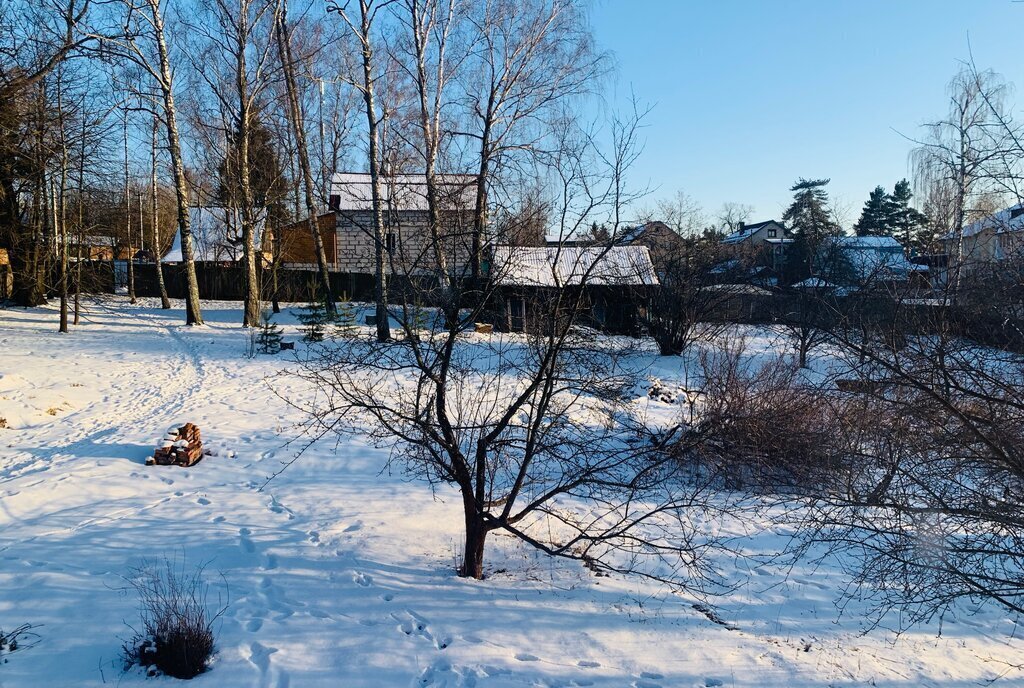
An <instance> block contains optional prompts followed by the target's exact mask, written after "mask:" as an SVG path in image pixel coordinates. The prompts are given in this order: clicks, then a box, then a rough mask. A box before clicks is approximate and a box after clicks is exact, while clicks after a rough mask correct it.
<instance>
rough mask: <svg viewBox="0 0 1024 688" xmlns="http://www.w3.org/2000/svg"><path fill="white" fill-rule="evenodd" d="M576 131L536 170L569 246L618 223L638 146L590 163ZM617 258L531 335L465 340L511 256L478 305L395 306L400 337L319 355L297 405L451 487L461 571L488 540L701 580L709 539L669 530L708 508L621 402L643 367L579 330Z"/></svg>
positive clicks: (471, 569) (355, 340) (306, 371)
mask: <svg viewBox="0 0 1024 688" xmlns="http://www.w3.org/2000/svg"><path fill="white" fill-rule="evenodd" d="M573 121H574V120H573V118H568V117H567V118H565V119H563V120H562V121H561V122H560V124H562V125H563V126H564V128H563V129H562V130H560V131H557V132H553V133H552V139H551V140H552V141H561V142H563V143H564V145H563V146H562V147H561V149H560V150H559V151H557V152H556V151H554V150H553V149H552V154H551V156H550V157H549V158H548V159H547V160H546V163H545V164H546V165H548V166H549V168H548V170H549V173H550V174H549V175H548V174H546V175H545V176H546V178H548V179H550V180H551V182H552V185H551V192H550V198H552V202H553V203H554V202H557V205H556V206H554V207H555V208H557V210H555V212H553V213H552V215H553V216H555V217H557V218H558V222H559V225H560V231H562V232H564V233H565V234H566V235H567V236H568V235H571V234H572V233H573V231H574V230H576V229H580V228H585V227H587V226H589V224H590V223H591V222H594V221H601V222H614V218H617V217H619V215H620V212H621V211H620V209H619V208H616V207H615V206H616V202H617V201H623V200H628V199H630V198H631V196H630V195H629V194H627V193H625V192H624V184H623V180H622V179H621V175H623V174H625V173H626V171H627V169H628V168H627V167H626V166H620V165H616V164H615V162H616V161H629V160H633V159H635V158H634V156H633V155H632V153H631V151H630V150H629V149H630V148H632V147H634V146H635V145H637V142H636V139H635V137H632V136H621V137H617V138H616V139H615V140H616V142H617V143H618V144H619V145H621V146H623V147H624V149H623V150H621V151H612V152H610V153H606V154H598V153H597V152H596V151H595V149H594V145H595V143H596V139H595V137H594V136H592V132H587V131H580V130H579V129H578V128H577V129H576V131H575V132H571V131H569V129H571V123H572V122H573ZM622 124H623V130H628V131H633V130H636V128H637V124H636V123H633V124H632V125H630V124H629V123H628V122H627V121H625V120H624V121H623V122H622ZM449 202H450V201H449ZM442 207H443V206H442ZM499 241H500V238H499ZM613 248H614V246H613V244H611V243H609V244H606V245H605V246H601V247H592V248H591V249H588V251H587V252H584V253H583V254H582V255H581V257H580V259H579V261H578V262H577V264H576V265H575V267H574V270H573V275H574V277H573V278H572V280H571V281H570V282H564V281H562V279H561V278H560V277H557V276H554V275H553V276H552V279H553V285H554V287H553V288H550V289H548V290H546V291H544V294H545V296H543V297H541V298H542V299H543V303H542V304H539V305H538V308H537V310H536V311H535V313H536V318H535V320H536V324H537V326H536V327H534V328H531V333H530V334H529V335H527V336H524V337H519V338H517V337H505V336H501V337H495V338H493V339H489V340H482V341H480V340H475V339H471V338H467V337H466V336H465V334H466V332H467V331H469V330H472V328H473V323H474V322H476V321H477V320H479V319H480V318H481V317H484V314H485V312H486V309H487V308H488V307H489V306H488V304H489V303H490V302H493V301H494V300H496V299H498V298H499V291H500V285H502V284H504V283H506V282H505V279H506V278H507V277H509V276H510V275H512V274H515V272H516V270H517V269H519V268H518V267H517V265H516V261H515V259H514V258H513V259H510V260H509V261H508V262H506V263H502V264H499V263H498V262H497V261H495V262H494V263H493V264H492V266H491V272H490V273H489V276H488V277H489V279H488V282H487V285H486V287H485V289H484V299H483V300H478V299H477V298H476V297H475V295H474V297H473V298H469V297H467V296H466V295H465V294H462V297H463V298H462V300H461V301H459V302H457V303H456V306H457V307H456V308H454V309H452V311H451V312H448V313H438V312H436V311H434V310H433V309H431V308H427V307H425V306H423V305H419V304H418V303H417V301H416V297H415V296H414V298H413V302H412V303H408V304H407V305H404V306H402V307H401V311H402V313H401V317H399V318H398V321H399V326H400V328H401V336H400V337H397V338H395V339H394V340H392V341H389V342H385V343H379V342H374V341H372V340H369V339H366V338H363V337H361V336H359V335H358V334H357V335H354V336H352V337H349V338H345V339H343V340H342V341H340V342H335V343H332V344H328V345H326V346H325V347H323V348H320V349H318V350H317V351H316V353H315V354H314V355H313V356H311V357H310V358H309V359H308V360H307V361H305V363H304V365H303V368H302V371H301V372H300V373H299V374H300V375H301V376H303V377H304V378H306V379H307V380H309V381H310V382H311V383H312V384H314V385H315V386H316V387H317V388H318V389H320V390H321V391H322V393H323V397H322V399H323V403H322V404H321V403H317V404H315V405H313V406H303V407H302V408H304V410H305V411H307V412H308V413H309V414H310V416H309V417H310V422H311V427H312V429H314V430H315V431H317V432H329V431H341V432H345V431H353V432H360V433H369V434H370V435H371V436H372V437H374V438H375V439H376V440H377V441H378V442H380V443H381V444H382V445H383V446H386V447H389V448H390V449H391V450H392V460H393V461H396V462H401V464H402V465H403V466H404V467H405V468H406V469H407V470H408V471H409V473H410V474H411V475H413V476H415V477H418V478H421V479H425V480H428V481H430V482H436V483H443V484H447V485H451V486H453V487H455V488H456V489H457V490H458V493H459V495H460V498H461V500H462V505H463V513H464V517H465V547H464V550H463V552H462V561H461V564H460V566H459V572H460V574H461V575H463V576H467V577H474V578H481V577H483V576H484V574H485V561H486V560H485V544H486V541H487V537H488V534H489V533H491V532H494V531H499V530H500V531H503V532H505V533H507V534H510V535H513V536H514V537H516V538H519V539H520V540H522V541H524V542H526V543H528V544H530V545H532V546H534V547H537V548H538V549H540V550H542V551H545V552H548V553H550V554H552V555H555V556H561V557H568V558H574V559H579V560H582V561H584V562H587V563H588V565H590V566H593V567H604V568H606V569H610V570H620V571H626V570H630V571H634V570H642V571H643V572H644V573H646V574H647V575H651V576H654V577H656V578H659V579H663V580H672V581H674V582H676V583H679V582H680V578H679V577H678V574H680V573H682V572H683V571H685V576H687V577H689V578H690V580H691V581H693V580H696V579H700V578H701V577H702V576H704V575H705V574H706V573H707V570H706V569H705V568H704V567H705V565H706V564H707V562H706V561H703V560H702V558H701V557H700V555H699V552H700V551H702V548H703V547H704V546H705V545H706V542H703V541H702V540H701V537H700V536H699V534H697V533H695V532H694V531H692V530H689V529H687V528H686V527H681V528H678V527H677V526H679V525H680V523H681V522H682V521H684V520H685V519H684V512H685V511H686V509H688V508H703V505H706V500H705V499H704V495H705V493H704V491H703V490H704V489H705V488H706V487H707V485H706V484H704V483H700V485H699V486H695V485H690V486H689V487H685V486H684V485H683V483H682V481H681V480H679V478H680V475H681V474H680V473H679V470H680V467H681V465H682V464H681V463H680V462H679V460H678V453H676V452H673V451H668V450H666V449H665V444H664V443H662V444H660V445H659V444H657V443H655V442H654V440H653V439H652V435H651V433H650V432H649V431H647V430H645V429H644V427H643V423H642V418H641V415H642V414H639V413H638V409H637V408H636V407H634V406H632V405H631V403H630V397H631V394H632V393H631V392H630V391H629V390H631V389H632V388H633V386H634V385H635V384H636V380H637V378H636V376H637V374H638V371H639V369H638V367H637V366H636V365H635V361H634V359H633V358H632V357H631V349H630V347H628V346H625V347H617V346H605V345H604V344H603V343H601V342H598V341H594V339H593V337H592V336H591V335H590V334H588V333H587V331H586V330H583V329H581V328H579V327H578V326H579V325H580V323H581V322H582V321H583V319H584V317H585V314H586V313H587V309H588V306H589V303H588V293H589V291H588V285H589V284H590V282H591V280H597V279H598V276H600V279H602V280H608V279H609V277H608V275H607V274H605V273H602V267H601V266H602V265H603V259H604V257H605V256H606V255H607V254H608V252H609V251H611V250H612V249H613ZM541 250H547V249H541ZM562 250H564V249H563V248H557V247H556V248H554V249H552V251H553V253H554V254H555V255H556V256H557V254H559V253H560V252H561V251H562ZM433 255H434V254H433V252H432V251H430V252H429V256H433ZM449 257H450V256H449ZM428 260H430V261H434V260H436V259H434V258H428ZM555 260H558V259H557V258H555ZM435 267H436V263H435ZM606 283H607V282H606ZM427 289H428V290H429V287H427ZM423 293H429V292H423ZM446 310H447V309H446ZM453 316H454V317H453ZM343 418H344V419H345V420H344V421H343V420H342V419H343ZM357 428H358V429H357ZM673 446H674V448H675V449H676V450H678V451H683V449H682V443H676V444H674V445H673ZM698 504H700V505H701V506H697V505H698Z"/></svg>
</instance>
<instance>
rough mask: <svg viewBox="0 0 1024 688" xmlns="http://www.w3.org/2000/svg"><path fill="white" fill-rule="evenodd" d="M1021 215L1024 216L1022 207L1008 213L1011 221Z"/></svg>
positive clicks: (1023, 207)
mask: <svg viewBox="0 0 1024 688" xmlns="http://www.w3.org/2000/svg"><path fill="white" fill-rule="evenodd" d="M1021 215H1024V206H1022V207H1020V208H1014V209H1013V210H1011V211H1010V219H1011V220H1013V219H1016V218H1018V217H1020V216H1021Z"/></svg>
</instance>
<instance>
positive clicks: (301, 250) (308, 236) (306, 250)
mask: <svg viewBox="0 0 1024 688" xmlns="http://www.w3.org/2000/svg"><path fill="white" fill-rule="evenodd" d="M316 224H317V228H318V231H319V232H320V241H321V242H323V246H324V255H325V256H326V257H327V268H328V269H329V270H337V269H338V213H337V212H336V211H334V210H328V211H326V212H322V213H320V214H318V215H317V217H316ZM263 251H264V252H265V253H267V254H269V255H271V256H274V258H275V259H276V260H279V261H281V263H280V264H281V266H282V267H285V268H291V269H299V270H311V269H317V268H318V266H319V264H318V263H317V257H316V248H315V246H314V244H313V233H312V232H310V231H309V221H308V220H306V219H302V220H299V221H298V222H292V223H291V224H287V225H284V226H283V227H280V228H278V229H277V231H276V232H265V233H264V235H263Z"/></svg>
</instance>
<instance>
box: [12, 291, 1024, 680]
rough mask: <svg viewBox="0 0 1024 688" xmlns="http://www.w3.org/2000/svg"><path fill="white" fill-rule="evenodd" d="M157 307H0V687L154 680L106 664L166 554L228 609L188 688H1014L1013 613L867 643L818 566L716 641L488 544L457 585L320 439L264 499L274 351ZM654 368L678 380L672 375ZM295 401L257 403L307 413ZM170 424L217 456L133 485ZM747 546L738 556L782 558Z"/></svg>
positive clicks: (231, 314) (442, 556)
mask: <svg viewBox="0 0 1024 688" xmlns="http://www.w3.org/2000/svg"><path fill="white" fill-rule="evenodd" d="M155 305H156V304H154V303H153V302H151V301H146V302H144V303H143V304H140V305H139V306H130V305H128V304H127V302H126V301H125V300H124V299H122V298H118V299H114V298H110V299H107V300H103V301H90V302H89V303H88V313H87V314H86V317H85V320H84V321H83V324H82V325H81V326H79V327H77V328H73V332H72V334H70V335H59V334H57V332H56V329H57V313H56V311H55V310H53V309H50V308H39V309H30V310H19V309H7V310H0V352H2V353H0V418H3V419H4V420H5V421H6V423H5V424H6V426H7V427H4V428H0V628H3V629H6V630H9V629H11V628H13V627H15V626H17V625H19V624H21V623H32V624H37V625H39V626H40V627H39V628H38V629H37V632H38V634H39V639H38V642H37V643H36V644H35V645H34V646H33V647H29V648H25V649H20V650H18V651H17V652H15V653H13V654H10V655H9V656H7V659H8V662H7V663H4V664H0V686H4V687H5V688H7V687H11V688H13V687H16V686H17V687H25V688H32V687H47V686H69V687H84V686H101V685H111V686H115V685H116V686H132V685H139V686H141V685H168V684H170V683H173V682H174V681H175V680H174V679H169V678H159V679H147V678H145V677H144V676H143V675H142V674H141V673H138V672H136V673H129V674H122V673H121V668H120V662H119V659H118V654H119V651H120V645H121V641H122V640H123V639H125V638H127V637H128V636H129V635H130V630H129V629H128V628H127V627H126V625H125V622H129V623H137V611H136V604H137V602H136V599H135V598H134V596H133V595H132V594H128V593H126V592H125V591H124V587H125V582H124V578H123V576H126V575H128V574H129V572H130V570H131V569H132V568H133V567H135V566H137V565H139V564H140V563H141V561H142V560H144V559H147V558H149V559H151V558H159V557H171V558H175V557H177V558H179V559H180V558H182V557H184V559H185V560H186V562H188V563H189V564H192V563H195V564H199V563H206V564H207V571H208V573H209V574H210V580H211V583H212V584H213V592H214V594H215V595H216V594H220V595H221V596H225V597H226V598H227V599H228V600H229V606H228V607H227V611H226V612H225V614H224V615H223V617H221V619H220V620H219V621H218V622H217V626H216V628H217V632H218V652H217V656H216V658H215V661H214V664H213V668H212V670H211V671H210V672H208V673H206V674H203V675H201V676H200V677H198V678H197V679H195V684H196V685H199V686H209V687H225V688H234V687H241V686H246V687H248V686H259V687H272V688H285V687H289V686H290V687H292V688H305V687H307V686H310V687H313V686H331V687H332V688H335V687H342V688H346V687H359V686H365V687H369V686H400V687H406V686H420V687H423V688H426V687H441V686H447V687H449V688H452V687H456V686H458V687H471V686H480V687H481V688H483V687H488V688H489V687H494V688H498V687H505V686H508V687H513V686H515V687H519V686H607V687H613V686H614V687H622V686H637V687H646V688H654V687H656V686H663V687H666V688H668V687H675V686H684V687H690V686H765V687H768V686H779V687H782V686H786V687H790V686H892V687H900V688H911V687H915V686H934V687H936V688H953V687H954V686H979V685H981V686H984V685H996V686H1022V685H1024V671H1021V670H1020V669H1017V668H1015V665H1019V664H1021V663H1022V661H1024V640H1022V639H1021V638H1020V635H1021V633H1024V630H1022V631H1020V632H1018V631H1017V628H1016V620H1015V619H1013V618H1012V617H1009V616H1008V615H1007V614H1005V613H1003V612H1001V611H999V610H996V609H989V608H986V609H983V610H980V611H979V610H975V609H970V608H965V607H961V608H957V609H955V610H953V611H952V612H951V613H949V614H947V615H946V616H945V618H944V619H942V620H941V623H940V621H939V620H936V621H935V622H934V623H933V624H932V625H930V626H926V627H919V628H915V629H912V630H911V631H909V632H906V633H904V634H903V635H899V636H897V635H895V634H893V633H892V632H891V631H889V630H886V628H885V625H886V622H883V624H882V627H881V628H873V629H871V628H870V622H869V620H868V619H866V618H864V614H863V610H862V609H859V608H858V606H857V603H856V602H852V603H850V604H847V605H846V606H845V608H844V609H843V610H842V611H840V609H839V608H838V607H837V606H836V605H837V602H838V601H839V596H840V591H841V589H842V586H843V584H844V582H845V581H846V579H845V578H844V577H843V575H842V574H841V572H840V571H839V570H838V568H836V567H834V566H829V565H827V564H825V565H818V566H814V567H812V566H811V565H810V564H807V565H806V566H796V567H792V568H782V567H770V566H762V567H753V566H752V565H751V564H749V563H741V564H738V565H734V566H733V567H732V568H731V571H730V572H731V574H732V575H734V576H735V580H736V582H737V583H738V586H739V587H738V588H737V590H736V592H735V593H733V594H731V595H730V596H728V597H726V598H724V599H720V600H717V604H718V606H719V610H718V613H719V615H720V617H721V618H722V619H724V621H725V622H726V623H727V624H728V626H730V628H726V627H725V626H723V625H721V624H719V623H714V622H712V621H711V620H709V618H708V617H707V616H705V615H704V614H701V613H700V612H698V611H696V610H695V609H694V608H693V606H692V605H693V603H694V600H693V599H689V598H687V597H686V596H684V595H678V594H673V593H671V592H670V591H668V590H666V589H664V588H662V587H660V586H658V585H655V584H651V583H646V582H638V581H636V580H631V579H626V578H617V577H600V578H598V577H594V576H593V575H592V574H591V573H590V572H588V571H587V570H586V569H584V568H583V567H582V566H579V565H577V564H575V563H567V562H555V561H552V560H550V559H548V558H545V557H544V556H541V555H536V554H534V553H533V552H531V551H530V550H528V549H525V548H524V547H522V546H520V545H519V544H516V543H514V542H512V541H510V540H509V539H508V538H503V537H501V536H493V537H491V538H490V539H489V541H488V564H489V566H488V569H489V571H490V572H491V575H490V576H489V578H488V579H487V580H485V581H473V580H463V579H460V578H458V577H456V576H455V575H454V573H453V570H454V566H455V564H454V562H455V560H456V555H457V551H458V549H459V547H460V544H459V543H460V541H461V528H462V518H461V511H460V510H461V505H460V503H459V501H458V500H457V499H455V498H454V493H444V492H441V493H438V494H434V493H432V491H431V490H430V488H429V487H428V486H427V485H425V484H421V483H416V482H409V481H407V480H404V479H403V478H402V477H401V476H393V475H388V474H386V473H382V468H383V466H384V463H385V460H386V458H387V454H386V452H384V451H381V450H378V449H374V448H372V447H369V446H365V445H362V444H360V443H359V442H356V441H352V440H345V441H343V442H342V443H340V444H337V443H336V442H335V441H333V440H331V441H326V440H325V441H322V442H321V443H319V444H316V445H314V446H312V447H310V448H309V450H308V451H307V452H306V453H305V454H304V455H303V456H302V457H301V458H300V459H299V460H298V461H297V462H295V463H294V465H292V466H291V467H290V468H288V469H287V470H286V471H284V472H283V473H282V474H281V475H279V476H278V477H276V478H275V479H274V480H273V481H271V482H270V483H269V484H268V485H267V486H266V487H265V488H263V489H262V490H261V487H262V486H263V485H264V483H265V482H266V480H267V478H268V477H269V476H270V475H272V474H274V473H275V472H277V471H279V470H280V469H281V468H282V465H283V463H284V462H287V461H289V460H291V459H292V458H293V457H294V455H295V453H296V451H297V450H298V449H299V448H300V446H301V444H300V443H296V442H295V441H294V440H296V438H297V437H298V434H299V431H298V428H297V424H298V422H299V421H300V420H301V418H300V417H299V416H298V414H297V412H296V411H294V410H292V409H291V408H290V407H289V406H288V405H286V404H285V403H284V402H283V401H282V400H281V399H280V398H279V397H278V396H277V395H275V393H274V392H273V391H272V390H271V389H270V387H269V386H268V385H267V383H266V382H265V379H266V378H267V377H268V376H270V375H273V374H274V373H277V372H278V371H280V370H281V369H282V368H285V367H287V365H288V361H289V358H288V355H289V354H288V353H287V352H286V353H284V354H282V355H281V356H276V357H274V356H259V357H257V358H255V359H249V358H246V356H245V352H246V350H247V348H248V345H249V337H248V334H247V333H246V332H245V331H243V330H242V329H241V328H240V327H239V326H238V323H239V322H240V320H241V313H240V309H239V306H238V304H220V303H208V304H204V316H205V318H206V319H207V325H205V326H203V327H198V328H186V327H184V326H183V325H181V323H182V322H183V321H184V317H183V312H182V308H181V304H180V303H178V304H176V308H175V309H174V310H171V311H161V310H160V309H159V308H158V307H155ZM282 322H284V323H286V324H287V325H288V326H287V327H286V329H287V330H288V331H289V337H288V339H292V340H297V339H299V337H298V336H297V335H295V334H294V332H295V325H294V323H295V319H294V317H285V318H283V319H282ZM762 339H763V341H761V342H760V344H761V345H762V346H771V345H772V343H771V340H770V339H768V338H767V337H763V338H762ZM754 343H755V344H757V343H758V342H757V341H755V342H754ZM302 347H303V344H301V343H299V344H297V348H298V349H299V350H300V351H299V353H300V354H301V349H302ZM651 365H652V371H651V374H652V375H653V376H655V377H658V378H660V379H662V380H664V381H671V380H672V379H673V378H674V377H675V378H678V377H679V375H680V373H681V370H680V365H681V359H658V358H657V357H655V356H653V355H652V356H651ZM296 384H297V383H284V382H282V381H278V382H276V383H275V386H276V387H277V391H278V392H281V393H283V394H286V395H289V396H292V397H294V398H301V396H302V395H304V394H307V393H308V390H303V389H301V388H299V387H297V386H296ZM185 421H192V422H194V423H196V424H197V425H198V426H199V427H200V428H201V430H202V433H203V440H204V444H205V445H206V446H207V447H210V448H212V449H213V450H214V452H215V455H214V456H210V457H207V458H205V459H204V460H203V461H201V462H200V463H199V464H197V465H196V466H194V467H192V468H177V467H155V466H154V467H146V466H145V465H144V461H145V458H146V457H147V456H148V455H150V454H151V453H152V450H153V447H154V445H155V443H156V442H157V440H158V439H159V438H160V436H161V435H162V434H163V431H164V430H165V429H166V428H167V427H168V426H170V425H172V424H174V423H178V422H185ZM0 425H4V423H0ZM742 525H743V526H744V527H745V528H746V531H747V532H748V533H749V536H748V542H747V543H746V547H747V548H748V550H749V551H752V552H757V551H759V550H763V551H765V552H768V551H771V550H772V549H773V548H776V547H778V546H779V543H780V542H781V541H782V540H783V539H784V534H783V533H773V532H770V531H768V530H766V529H765V528H763V527H762V526H761V524H758V523H747V524H742ZM744 561H747V560H744ZM727 570H729V569H728V568H727Z"/></svg>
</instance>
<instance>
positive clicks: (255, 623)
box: [245, 619, 263, 633]
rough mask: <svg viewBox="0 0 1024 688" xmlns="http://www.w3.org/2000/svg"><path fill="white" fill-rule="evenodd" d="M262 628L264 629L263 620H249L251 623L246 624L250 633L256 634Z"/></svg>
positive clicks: (246, 628)
mask: <svg viewBox="0 0 1024 688" xmlns="http://www.w3.org/2000/svg"><path fill="white" fill-rule="evenodd" d="M261 628H263V619H249V621H248V622H247V623H246V624H245V630H247V631H249V632H250V633H255V632H256V631H258V630H260V629H261Z"/></svg>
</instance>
